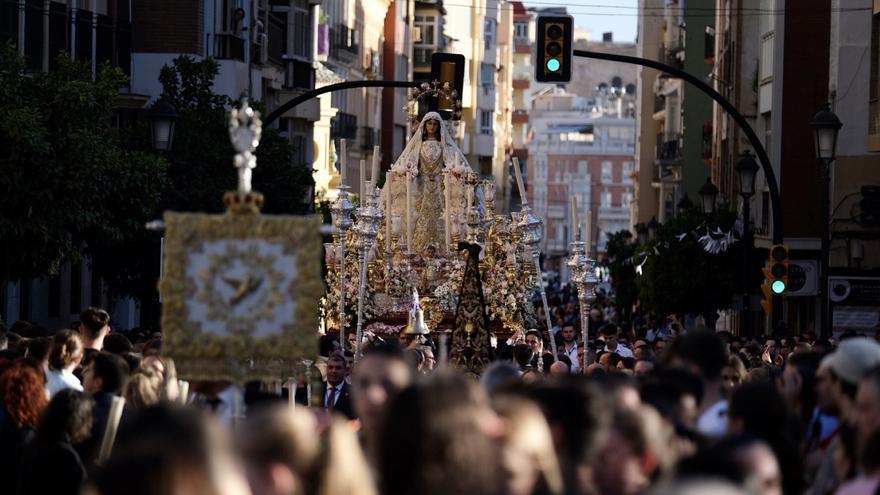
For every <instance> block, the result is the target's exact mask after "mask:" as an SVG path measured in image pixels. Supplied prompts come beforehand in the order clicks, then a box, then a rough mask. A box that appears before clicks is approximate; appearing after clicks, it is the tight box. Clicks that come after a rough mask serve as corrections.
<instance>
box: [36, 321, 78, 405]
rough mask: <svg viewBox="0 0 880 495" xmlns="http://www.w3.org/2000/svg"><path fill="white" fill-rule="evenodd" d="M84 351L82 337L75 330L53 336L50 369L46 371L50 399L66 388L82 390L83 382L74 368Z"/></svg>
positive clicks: (63, 331)
mask: <svg viewBox="0 0 880 495" xmlns="http://www.w3.org/2000/svg"><path fill="white" fill-rule="evenodd" d="M84 352H85V349H84V348H83V343H82V339H80V337H79V334H78V333H76V332H74V331H73V330H61V331H60V332H58V333H56V334H55V336H54V337H53V338H52V347H51V349H50V350H49V369H48V370H47V371H46V392H47V393H48V394H49V398H50V399H51V398H52V396H54V395H55V394H56V393H58V392H60V391H61V390H64V389H66V388H72V389H74V390H78V391H80V392H82V389H83V386H82V382H80V381H79V378H77V377H76V376H75V375H74V374H73V370H75V369H76V368H77V366H79V363H80V362H82V359H83V355H84Z"/></svg>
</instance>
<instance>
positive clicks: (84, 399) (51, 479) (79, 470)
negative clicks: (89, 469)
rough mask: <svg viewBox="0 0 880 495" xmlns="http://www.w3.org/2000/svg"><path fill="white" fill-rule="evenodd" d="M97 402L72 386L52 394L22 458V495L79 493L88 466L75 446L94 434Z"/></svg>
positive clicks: (20, 488) (20, 490)
mask: <svg viewBox="0 0 880 495" xmlns="http://www.w3.org/2000/svg"><path fill="white" fill-rule="evenodd" d="M94 405H95V403H94V401H93V400H92V398H91V396H89V395H88V394H86V393H85V392H80V391H78V390H73V389H70V388H67V389H64V390H61V391H59V392H58V393H56V394H55V396H54V397H52V400H51V401H49V406H48V407H47V408H46V411H45V412H44V414H43V415H42V416H41V418H40V422H39V427H38V429H37V434H36V436H35V438H34V442H33V443H31V444H30V445H28V447H27V449H26V452H25V455H24V457H23V459H22V463H21V470H20V473H19V476H18V493H19V494H22V495H26V494H31V493H52V494H53V495H64V494H70V495H76V494H78V493H79V489H80V486H81V485H82V483H83V481H85V479H86V468H85V465H83V462H82V460H81V459H80V457H79V454H78V453H77V452H76V450H74V448H73V445H74V444H77V443H80V442H82V441H84V440H86V439H87V438H88V437H89V435H90V434H91V431H92V409H93V408H94Z"/></svg>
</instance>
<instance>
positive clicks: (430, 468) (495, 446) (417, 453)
mask: <svg viewBox="0 0 880 495" xmlns="http://www.w3.org/2000/svg"><path fill="white" fill-rule="evenodd" d="M503 431H504V427H503V423H502V422H501V420H500V419H499V418H498V416H497V415H496V414H495V413H494V412H493V411H492V409H491V408H490V407H489V402H488V400H487V398H486V396H485V395H484V394H483V392H482V391H481V390H480V389H479V388H478V387H477V386H476V384H475V383H474V382H472V381H470V380H468V379H467V378H466V377H465V376H464V375H462V374H458V373H444V372H441V373H434V374H432V375H430V376H429V377H427V378H426V379H424V380H422V381H419V382H416V383H414V384H413V385H411V386H409V387H407V388H406V389H404V390H403V391H401V392H400V394H399V395H398V396H397V398H396V399H395V400H394V401H393V403H392V404H391V407H390V409H389V411H388V418H387V421H386V422H385V424H384V425H383V428H382V432H383V433H382V440H381V442H380V444H381V451H380V452H381V454H380V458H379V485H380V492H381V493H383V494H384V495H404V494H406V495H409V494H413V493H419V494H422V495H434V494H447V493H468V494H483V495H495V494H498V495H500V494H503V493H505V488H506V487H505V484H504V480H505V479H506V478H507V477H508V476H509V473H507V472H506V470H505V469H504V466H503V464H502V462H501V458H500V456H498V455H497V452H498V450H499V448H500V447H501V437H502V434H503ZM402 466H406V468H405V469H401V467H402Z"/></svg>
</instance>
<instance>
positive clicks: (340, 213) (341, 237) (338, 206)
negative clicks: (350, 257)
mask: <svg viewBox="0 0 880 495" xmlns="http://www.w3.org/2000/svg"><path fill="white" fill-rule="evenodd" d="M353 211H354V204H353V203H352V202H351V201H349V199H348V186H346V185H345V184H340V185H339V197H337V198H336V201H334V202H333V205H332V206H331V207H330V216H331V217H332V219H333V227H334V228H335V229H336V235H337V238H336V250H337V254H338V256H339V348H340V349H342V350H343V351H344V350H345V243H346V239H347V238H348V231H349V229H351V226H352V221H351V213H352V212H353Z"/></svg>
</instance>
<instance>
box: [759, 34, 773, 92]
mask: <svg viewBox="0 0 880 495" xmlns="http://www.w3.org/2000/svg"><path fill="white" fill-rule="evenodd" d="M772 78H773V33H770V34H767V35H765V36H764V37H763V38H761V77H760V82H765V81H767V80H770V79H772Z"/></svg>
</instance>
